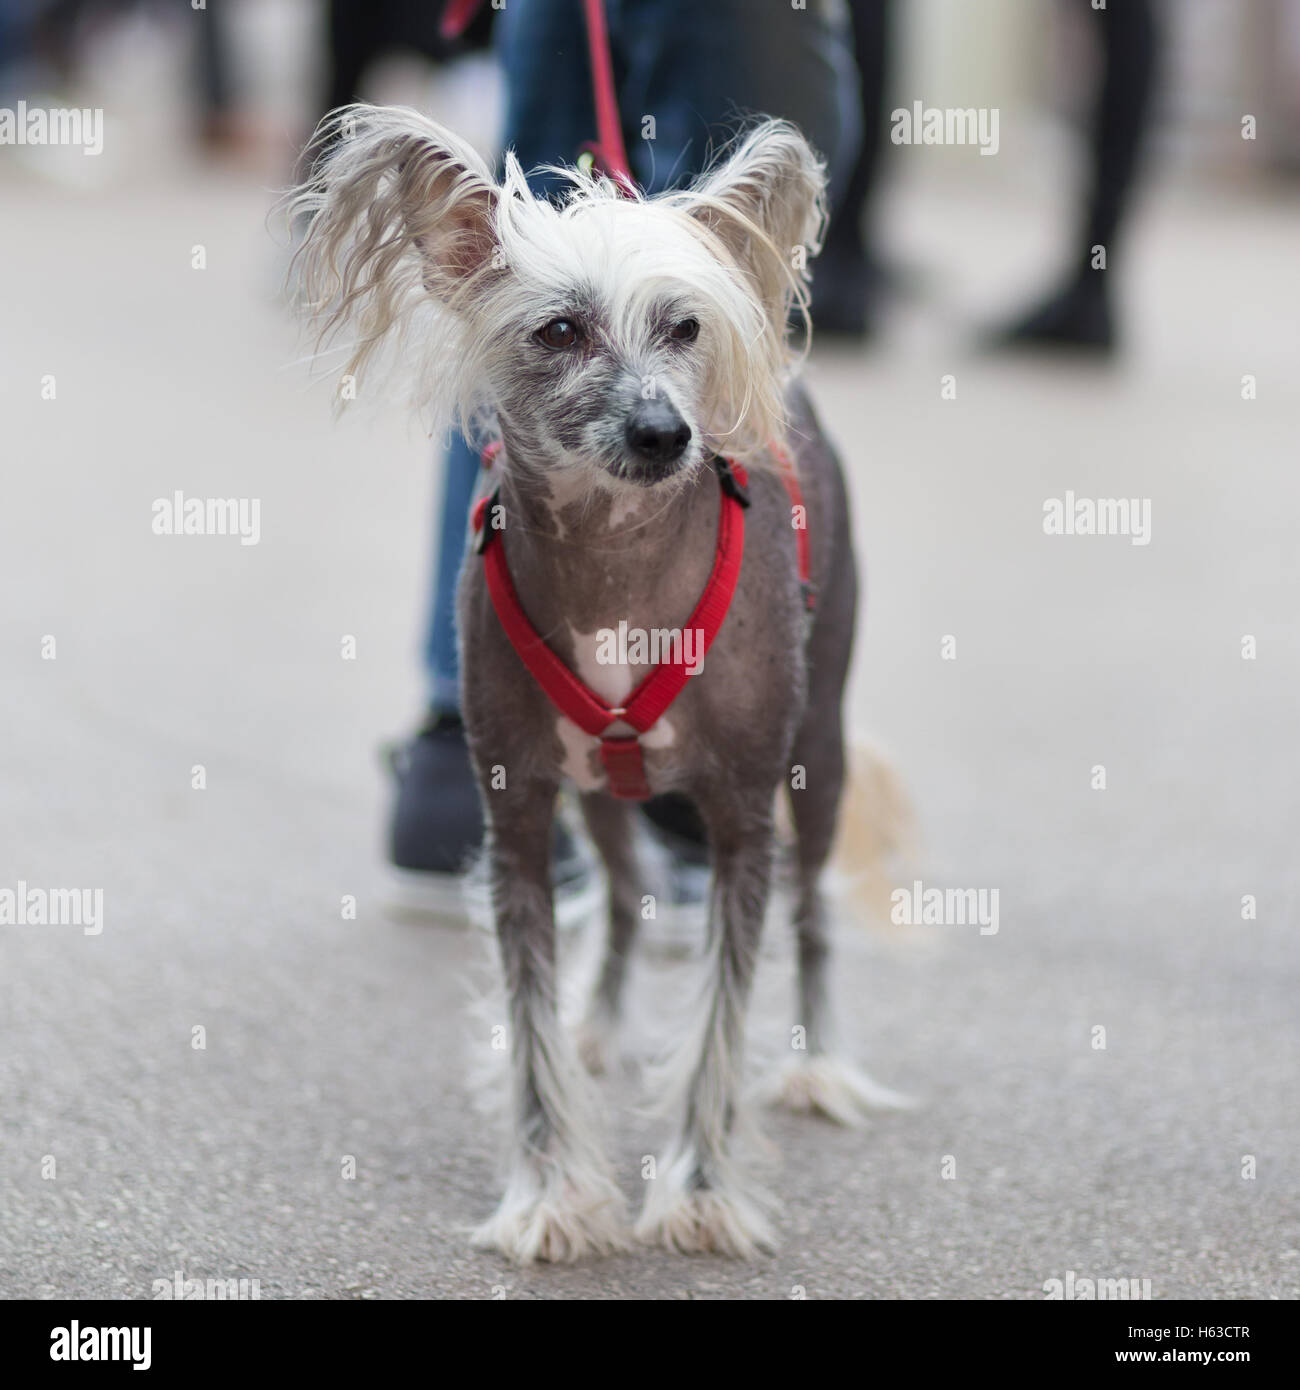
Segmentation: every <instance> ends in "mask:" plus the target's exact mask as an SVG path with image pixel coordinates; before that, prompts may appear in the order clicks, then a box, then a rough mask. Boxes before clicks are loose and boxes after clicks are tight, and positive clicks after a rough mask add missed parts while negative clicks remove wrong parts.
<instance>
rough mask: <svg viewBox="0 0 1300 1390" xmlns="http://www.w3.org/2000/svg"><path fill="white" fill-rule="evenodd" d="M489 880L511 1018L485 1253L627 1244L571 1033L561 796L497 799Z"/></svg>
mask: <svg viewBox="0 0 1300 1390" xmlns="http://www.w3.org/2000/svg"><path fill="white" fill-rule="evenodd" d="M485 801H486V803H487V812H488V821H489V836H488V845H489V848H488V855H489V871H490V874H491V881H492V908H493V914H494V917H495V920H496V933H497V942H498V945H499V948H500V954H501V965H502V970H503V972H504V975H505V985H506V991H507V995H508V1006H509V1010H510V1053H511V1073H512V1076H511V1133H510V1141H509V1142H510V1146H511V1155H510V1169H509V1177H508V1182H507V1187H506V1192H505V1196H504V1197H503V1198H502V1199H501V1204H500V1206H499V1207H498V1208H497V1210H496V1212H495V1214H494V1215H493V1216H492V1218H491V1219H490V1220H489V1221H488V1222H487V1223H486V1224H485V1225H483V1226H482V1227H480V1228H479V1230H478V1231H477V1232H476V1233H475V1243H476V1244H478V1245H483V1246H489V1247H494V1248H496V1249H498V1250H500V1251H502V1252H503V1253H504V1254H506V1255H508V1256H509V1257H510V1258H511V1259H513V1260H516V1261H518V1262H520V1263H528V1262H530V1261H532V1260H557V1261H559V1260H576V1259H579V1258H580V1257H582V1256H583V1255H588V1254H604V1253H608V1252H610V1251H613V1250H617V1249H622V1248H624V1247H625V1245H626V1239H625V1230H626V1227H625V1221H624V1214H623V1203H622V1197H621V1195H620V1193H619V1191H618V1189H617V1187H616V1186H615V1185H614V1182H613V1179H612V1176H611V1174H610V1170H609V1166H608V1164H607V1162H606V1160H605V1156H604V1154H603V1152H602V1150H601V1145H600V1139H599V1135H598V1132H597V1126H596V1119H595V1106H594V1104H593V1098H592V1097H591V1095H590V1094H589V1085H590V1083H589V1081H588V1078H587V1076H586V1073H585V1072H584V1071H583V1069H582V1067H581V1066H580V1065H579V1063H578V1059H577V1056H576V1053H575V1052H574V1050H573V1047H572V1045H571V1043H570V1042H569V1040H568V1038H567V1037H566V1035H565V1033H564V1031H563V1029H562V1028H561V1027H560V1022H559V1015H558V1010H557V1007H556V969H555V921H554V917H553V914H552V903H551V885H550V844H551V821H552V817H553V813H554V805H555V788H554V787H553V786H552V785H550V784H547V783H534V784H532V785H530V786H526V787H523V788H521V789H519V790H512V791H510V792H505V791H502V790H496V791H490V792H488V793H487V794H486V796H485Z"/></svg>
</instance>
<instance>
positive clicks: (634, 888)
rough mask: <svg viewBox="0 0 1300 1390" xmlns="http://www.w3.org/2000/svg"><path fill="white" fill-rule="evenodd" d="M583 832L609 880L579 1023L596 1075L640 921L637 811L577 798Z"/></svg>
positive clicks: (584, 1053)
mask: <svg viewBox="0 0 1300 1390" xmlns="http://www.w3.org/2000/svg"><path fill="white" fill-rule="evenodd" d="M582 814H583V819H584V820H585V821H586V824H587V833H588V834H589V835H590V836H591V840H592V843H593V844H594V845H595V846H596V848H597V850H598V851H599V852H600V857H601V860H602V861H603V862H604V865H605V873H606V876H607V878H608V880H609V901H608V916H607V922H606V929H605V941H604V947H603V950H602V954H601V961H600V968H599V973H598V974H597V976H596V980H595V985H594V987H593V989H592V993H591V996H590V998H589V999H588V1000H587V1003H586V1007H585V1011H584V1013H583V1016H582V1021H581V1022H580V1023H579V1025H578V1034H577V1037H578V1053H579V1056H581V1058H582V1060H583V1063H584V1064H585V1066H586V1067H587V1070H588V1071H590V1072H592V1073H594V1074H596V1075H599V1074H600V1073H601V1072H603V1071H604V1070H605V1069H606V1067H608V1066H609V1064H610V1062H611V1060H612V1054H613V1051H614V1049H615V1047H616V1045H617V1034H618V1023H619V1018H620V1016H621V1014H622V1002H623V984H624V981H625V979H626V978H627V962H628V956H629V955H630V953H631V950H632V943H633V941H634V940H635V938H636V930H637V926H638V925H639V923H640V920H641V916H640V913H641V888H642V882H641V868H640V864H639V863H638V861H637V854H636V830H635V816H636V812H635V810H633V808H632V806H631V805H629V804H628V803H627V802H626V801H619V800H616V799H615V798H614V797H610V796H606V795H604V794H603V793H599V792H589V793H586V794H585V795H584V796H583V797H582Z"/></svg>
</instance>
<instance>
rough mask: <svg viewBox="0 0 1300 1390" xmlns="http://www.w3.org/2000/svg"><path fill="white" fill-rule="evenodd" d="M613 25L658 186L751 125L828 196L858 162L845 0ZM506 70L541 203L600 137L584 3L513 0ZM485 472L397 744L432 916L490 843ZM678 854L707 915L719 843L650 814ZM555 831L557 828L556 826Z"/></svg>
mask: <svg viewBox="0 0 1300 1390" xmlns="http://www.w3.org/2000/svg"><path fill="white" fill-rule="evenodd" d="M606 8H607V18H608V24H609V37H610V45H611V50H612V59H613V65H614V78H615V88H616V91H617V94H618V100H619V107H620V113H621V117H622V124H623V127H624V136H625V140H626V143H627V146H628V150H629V156H630V160H631V163H632V165H633V172H634V174H635V176H636V178H637V179H638V181H639V182H640V184H641V186H642V187H643V188H645V190H646V191H647V192H651V193H654V192H659V191H662V190H663V189H665V188H669V187H673V186H676V185H677V184H679V183H682V182H685V181H687V180H688V179H689V178H691V177H692V176H694V175H695V174H697V173H698V172H699V171H700V170H701V169H702V168H703V167H704V166H705V164H706V163H707V162H708V160H709V157H710V156H711V154H712V153H714V152H715V151H716V150H717V149H719V148H720V147H721V146H722V145H723V144H725V143H726V141H727V140H728V139H729V138H730V137H731V136H732V135H734V134H735V132H736V130H737V129H738V128H739V126H740V124H741V121H742V118H743V117H744V116H745V115H749V114H758V113H761V114H765V115H771V116H781V117H785V118H786V119H788V120H790V121H793V122H794V123H795V124H796V125H797V126H798V127H799V128H800V130H802V131H803V133H804V134H805V135H806V136H807V137H808V139H809V140H810V141H811V143H812V144H813V145H814V146H815V147H816V148H817V149H818V151H819V152H820V153H821V154H822V156H823V157H824V158H825V159H826V161H827V164H828V168H829V172H830V178H831V189H832V201H834V198H835V196H836V194H837V192H838V191H839V190H841V189H842V188H843V186H844V184H845V181H846V179H847V177H848V174H849V171H850V170H851V168H852V165H853V161H854V159H855V157H856V153H857V147H858V141H859V137H860V126H859V120H860V117H859V106H858V100H859V99H858V91H857V77H856V73H855V70H854V65H853V55H852V50H851V46H850V32H849V26H848V14H847V11H846V9H845V8H844V6H843V4H842V3H841V0H823V2H822V3H820V4H814V5H811V6H809V7H808V8H807V9H796V8H794V7H793V6H791V5H790V4H789V0H712V3H710V4H707V5H702V4H699V3H697V0H608V3H607V7H606ZM496 40H497V51H498V54H499V57H500V61H501V65H502V69H503V72H504V76H505V86H506V99H507V107H506V117H505V131H504V140H503V144H504V145H505V146H506V147H508V148H512V149H513V150H514V151H515V153H516V155H517V157H518V158H519V161H520V163H521V164H522V166H523V167H524V169H526V170H530V169H531V170H537V171H538V172H536V173H535V174H534V175H533V176H532V178H531V180H530V182H531V186H532V188H533V191H534V193H535V194H536V195H537V196H542V197H545V196H550V195H552V194H555V193H557V192H559V191H560V190H561V188H562V186H563V185H562V181H561V180H557V179H556V178H555V177H554V176H553V175H548V174H547V173H546V172H545V170H544V169H539V166H543V165H546V164H550V163H559V162H573V161H574V160H575V159H576V158H577V157H578V155H579V152H580V151H581V149H582V147H583V146H584V145H585V144H586V143H588V142H590V141H591V140H592V139H593V138H594V137H595V134H596V114H595V106H594V98H593V95H592V90H591V74H590V69H589V54H588V47H587V35H586V27H585V21H584V17H583V10H582V4H581V0H517V2H516V3H513V4H511V5H509V6H507V7H506V9H505V10H504V11H503V12H502V13H501V14H500V15H499V17H498V23H497V29H496ZM479 467H480V462H479V456H478V453H477V451H476V450H475V449H473V448H472V447H471V445H470V444H469V443H468V442H467V441H466V440H465V439H464V438H462V437H457V438H456V439H455V440H454V441H453V443H452V445H451V448H450V450H449V453H448V456H447V460H446V468H445V474H444V483H443V497H442V511H441V521H440V526H439V531H438V535H437V540H436V547H435V552H434V564H433V570H434V574H433V594H432V602H431V607H430V619H429V627H428V632H427V635H426V639H425V646H424V659H425V668H426V673H427V678H428V713H427V716H426V719H425V721H424V723H423V725H422V727H421V728H420V729H419V731H418V733H417V734H416V736H415V737H414V738H413V739H411V740H410V741H409V742H408V743H406V744H405V745H404V746H402V747H401V748H400V749H398V750H396V752H395V754H394V756H393V760H392V761H393V769H394V772H395V774H396V796H395V801H394V805H393V810H392V816H391V821H390V828H389V858H390V860H391V863H392V865H393V867H394V869H395V871H396V873H397V875H398V889H397V901H398V903H399V904H400V905H402V906H405V907H407V908H409V909H413V910H419V911H425V912H428V913H430V914H433V915H445V916H460V915H461V914H462V913H463V908H462V906H461V897H460V886H459V875H460V874H461V872H462V871H463V869H464V868H465V866H466V864H467V863H468V862H469V861H470V860H472V858H473V857H474V855H475V854H476V852H477V851H478V849H479V847H480V846H481V844H482V840H483V821H482V813H481V811H480V808H479V801H478V791H477V787H476V785H475V781H474V778H473V776H472V773H471V769H470V763H469V754H468V751H467V748H466V744H465V734H464V729H463V725H462V723H461V718H460V662H459V656H458V652H457V643H456V629H455V599H456V589H457V583H458V577H459V571H460V562H461V557H462V555H463V553H464V547H465V540H466V533H467V523H468V517H469V510H470V504H471V500H472V497H473V493H474V488H475V480H476V477H477V473H478V469H479ZM644 811H645V816H646V819H647V821H648V823H649V825H650V826H651V827H652V828H653V831H654V833H655V835H656V837H657V838H658V840H659V843H660V844H661V845H663V846H664V847H665V848H666V849H667V851H668V854H669V865H670V871H671V872H670V884H669V890H670V894H671V897H672V900H673V902H674V903H675V904H676V905H678V906H697V905H699V904H700V903H702V901H703V895H704V892H705V887H706V884H707V847H706V845H705V840H704V831H703V826H702V823H701V821H700V819H699V816H698V814H697V813H696V812H695V809H694V807H693V806H692V805H691V804H690V803H689V802H687V801H685V800H684V799H682V798H680V797H675V796H668V797H659V798H655V799H654V800H652V801H650V802H647V803H645V807H644ZM557 825H558V823H557ZM552 875H553V882H554V888H555V897H556V913H557V919H558V920H560V921H561V922H564V921H566V920H569V921H572V920H576V919H577V918H579V917H580V916H581V915H583V914H585V913H586V912H587V911H588V910H589V909H590V907H591V906H592V905H593V904H594V900H595V895H596V893H597V892H598V891H599V890H598V887H597V885H596V883H595V881H594V877H593V875H592V872H591V869H590V866H589V863H588V860H587V857H586V856H585V855H584V854H583V853H581V851H580V850H579V849H578V848H577V846H576V845H575V844H574V843H573V841H572V840H571V839H570V838H569V836H568V834H567V832H566V831H565V830H564V828H563V827H562V826H559V827H558V829H557V840H556V847H555V853H554V861H553V867H552Z"/></svg>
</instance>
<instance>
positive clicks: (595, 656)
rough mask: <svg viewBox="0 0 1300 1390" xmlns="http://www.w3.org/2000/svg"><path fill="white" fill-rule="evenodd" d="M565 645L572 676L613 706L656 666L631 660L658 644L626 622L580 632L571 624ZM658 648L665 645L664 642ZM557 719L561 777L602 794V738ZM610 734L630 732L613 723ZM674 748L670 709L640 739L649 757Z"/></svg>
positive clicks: (629, 729) (642, 630)
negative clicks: (567, 650)
mask: <svg viewBox="0 0 1300 1390" xmlns="http://www.w3.org/2000/svg"><path fill="white" fill-rule="evenodd" d="M569 641H570V643H571V647H572V653H573V654H572V666H571V669H572V671H573V673H574V675H576V676H577V677H578V679H579V680H580V681H582V682H583V683H584V684H585V685H586V686H587V687H588V688H589V689H590V690H592V691H593V692H594V693H595V694H597V695H599V696H600V698H601V699H602V700H604V701H606V702H607V703H608V704H611V705H619V704H621V703H622V702H623V701H624V700H626V699H627V697H628V696H629V695H630V694H631V693H632V691H633V690H634V689H635V688H636V686H637V684H638V683H639V682H640V681H641V680H643V679H644V678H645V677H646V676H647V675H649V673H650V671H651V670H652V669H653V667H654V666H655V665H656V664H657V663H656V662H653V661H652V662H649V663H645V662H638V661H635V660H633V659H631V658H632V657H634V656H636V655H644V654H646V653H647V652H650V651H653V649H654V647H655V646H656V641H655V639H654V638H652V637H651V633H650V630H647V629H630V628H629V627H628V625H627V624H626V623H623V624H621V625H620V626H619V627H614V628H596V629H594V630H593V631H591V632H579V631H577V629H576V628H574V627H573V625H572V624H570V625H569ZM657 645H663V642H662V640H661V641H659V642H658V644H657ZM555 718H556V726H555V731H556V734H557V735H558V736H559V739H560V744H561V746H562V748H563V749H564V756H563V760H562V762H561V765H560V771H561V774H562V775H563V776H564V777H566V778H568V780H569V781H571V782H572V783H573V784H574V785H575V786H576V787H577V788H578V789H579V790H580V791H603V790H604V788H605V785H606V776H605V769H604V767H603V766H602V765H601V761H600V740H599V739H598V738H594V737H593V736H592V735H591V734H587V733H584V732H583V731H582V730H581V729H580V728H578V726H577V725H576V724H575V723H573V721H572V720H570V719H566V718H565V716H564V715H562V714H557V715H556V717H555ZM610 732H611V733H612V734H620V733H622V734H631V733H633V732H634V731H633V730H632V729H631V728H628V727H626V726H623V725H614V726H612V727H611V729H610ZM676 744H677V732H676V730H675V728H674V725H673V711H672V710H671V709H670V710H668V711H666V712H665V713H664V714H662V715H661V716H660V717H659V719H658V720H657V721H656V722H655V723H654V725H653V726H652V727H651V728H650V729H648V730H647V731H646V732H645V733H644V734H642V735H641V747H642V749H643V750H644V751H645V752H646V753H647V754H654V753H663V752H666V751H668V750H670V749H672V748H674V747H675V746H676Z"/></svg>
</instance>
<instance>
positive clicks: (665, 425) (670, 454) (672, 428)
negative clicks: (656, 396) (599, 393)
mask: <svg viewBox="0 0 1300 1390" xmlns="http://www.w3.org/2000/svg"><path fill="white" fill-rule="evenodd" d="M624 434H625V436H626V438H627V446H628V448H629V449H631V450H632V452H633V453H634V454H637V455H638V456H639V457H641V458H643V459H645V460H647V462H649V463H653V464H656V465H658V466H659V467H660V468H662V467H663V466H664V465H665V464H669V463H675V462H676V461H677V460H678V459H679V458H681V456H682V455H683V454H684V453H685V452H686V446H687V445H688V444H689V443H690V442H691V427H690V426H689V425H688V424H687V423H686V421H685V420H683V419H682V417H681V416H680V415H679V414H678V413H677V408H676V406H674V405H673V404H672V403H671V402H670V401H665V400H653V401H642V402H641V403H640V404H639V405H638V406H637V407H636V409H635V410H634V411H633V412H632V413H631V415H629V416H628V417H627V426H626V428H625V429H624Z"/></svg>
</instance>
